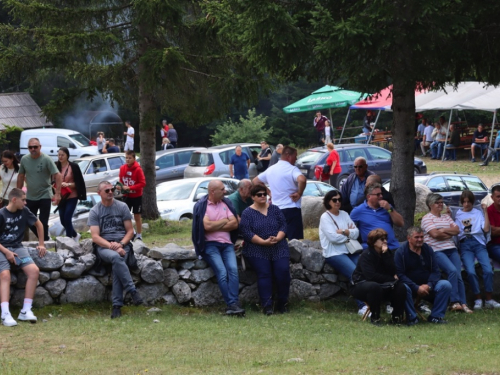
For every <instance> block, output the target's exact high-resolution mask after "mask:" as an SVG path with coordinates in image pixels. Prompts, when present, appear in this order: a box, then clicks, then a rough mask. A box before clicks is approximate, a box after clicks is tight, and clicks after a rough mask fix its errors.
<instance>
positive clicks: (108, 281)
mask: <svg viewBox="0 0 500 375" xmlns="http://www.w3.org/2000/svg"><path fill="white" fill-rule="evenodd" d="M96 278H97V280H99V282H100V283H101V284H102V285H104V286H110V285H113V275H112V274H111V273H108V274H106V275H104V276H97V277H96Z"/></svg>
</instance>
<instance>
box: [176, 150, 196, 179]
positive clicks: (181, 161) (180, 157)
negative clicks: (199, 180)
mask: <svg viewBox="0 0 500 375" xmlns="http://www.w3.org/2000/svg"><path fill="white" fill-rule="evenodd" d="M192 153H193V150H188V151H181V152H176V153H175V167H176V168H175V169H176V171H175V172H173V173H172V176H173V177H172V178H173V179H178V178H184V169H186V167H187V166H188V165H189V160H190V159H191V154H192Z"/></svg>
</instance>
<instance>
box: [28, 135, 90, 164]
mask: <svg viewBox="0 0 500 375" xmlns="http://www.w3.org/2000/svg"><path fill="white" fill-rule="evenodd" d="M31 138H38V140H39V141H40V144H41V145H42V152H43V153H44V154H46V155H49V156H50V157H51V158H52V159H53V160H54V161H56V160H57V153H58V152H59V148H61V147H67V148H68V150H69V155H70V159H71V160H73V159H74V158H80V157H84V156H88V155H99V151H98V150H97V146H92V145H91V144H90V141H89V140H88V138H87V137H85V136H84V135H83V134H81V133H78V132H77V131H74V130H70V129H58V128H47V129H29V130H23V131H22V132H21V137H20V138H19V150H20V154H21V156H23V155H27V154H29V152H28V141H29V140H30V139H31Z"/></svg>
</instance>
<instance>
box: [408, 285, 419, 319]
mask: <svg viewBox="0 0 500 375" xmlns="http://www.w3.org/2000/svg"><path fill="white" fill-rule="evenodd" d="M405 287H406V302H405V312H406V321H410V320H413V319H415V318H416V317H417V311H416V310H415V304H414V303H413V293H412V291H411V288H410V287H409V286H408V285H406V284H405Z"/></svg>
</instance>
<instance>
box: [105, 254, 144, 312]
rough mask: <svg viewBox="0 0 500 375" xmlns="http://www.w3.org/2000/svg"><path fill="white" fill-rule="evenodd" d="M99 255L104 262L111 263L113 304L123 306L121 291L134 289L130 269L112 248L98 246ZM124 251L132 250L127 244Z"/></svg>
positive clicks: (123, 258)
mask: <svg viewBox="0 0 500 375" xmlns="http://www.w3.org/2000/svg"><path fill="white" fill-rule="evenodd" d="M97 251H98V252H99V256H100V257H101V260H102V261H103V262H104V263H108V264H111V272H112V273H113V290H112V300H113V306H118V307H121V306H123V292H124V291H125V292H126V293H128V292H133V291H134V290H136V289H135V285H134V282H133V281H132V276H131V275H130V270H129V269H128V266H127V264H126V263H125V257H122V256H121V255H120V254H118V253H117V252H116V251H114V250H110V249H103V248H98V250H97ZM125 251H134V250H132V247H131V246H127V248H126V249H125Z"/></svg>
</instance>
